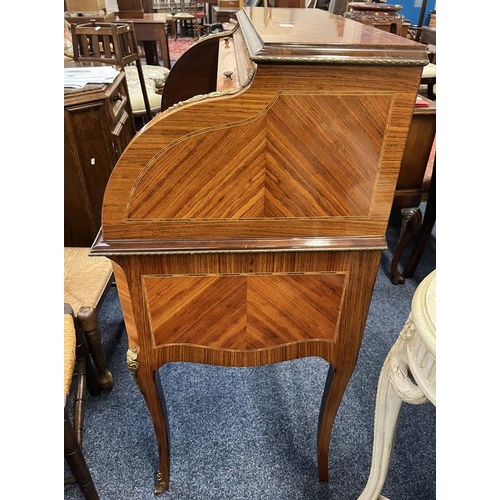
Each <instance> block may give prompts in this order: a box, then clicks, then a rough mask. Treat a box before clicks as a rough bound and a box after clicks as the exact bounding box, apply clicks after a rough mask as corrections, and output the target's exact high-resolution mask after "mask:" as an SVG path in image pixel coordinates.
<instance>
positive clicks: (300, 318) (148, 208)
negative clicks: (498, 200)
mask: <svg viewBox="0 0 500 500" xmlns="http://www.w3.org/2000/svg"><path fill="white" fill-rule="evenodd" d="M237 18H238V23H239V26H238V27H237V29H235V31H234V32H232V34H231V36H227V35H226V36H225V35H224V34H221V35H219V36H214V37H213V39H214V40H216V41H217V42H218V51H217V52H216V54H215V55H216V59H215V61H214V63H215V64H216V66H217V69H216V74H217V78H216V82H215V84H216V85H215V88H214V92H213V93H212V94H209V95H204V96H194V99H192V100H191V101H190V102H188V103H179V105H178V106H173V107H172V108H169V109H168V110H166V111H165V112H163V113H161V114H160V115H159V116H158V117H157V119H155V121H154V122H153V123H152V124H151V126H150V127H147V128H146V129H145V130H144V132H143V133H141V134H138V135H137V136H136V138H135V139H134V141H132V143H131V144H130V146H129V147H128V148H127V151H126V152H125V153H124V155H123V156H122V157H121V158H120V161H119V162H118V164H117V165H116V167H115V171H114V173H113V175H112V176H111V178H110V181H109V183H108V186H107V189H106V195H105V199H104V203H103V222H102V232H101V235H100V236H99V238H98V239H97V240H96V241H95V243H94V244H93V246H92V250H91V254H92V255H103V256H108V257H109V258H110V259H111V260H112V261H113V268H114V272H115V279H116V283H117V289H118V293H119V295H120V301H121V304H122V307H123V314H124V318H125V322H126V325H127V332H128V337H129V346H130V349H129V351H128V360H127V362H128V365H129V367H130V370H131V371H132V372H133V374H134V375H135V377H136V379H137V382H138V384H139V387H140V388H141V392H142V393H143V395H144V398H145V401H146V404H147V406H148V409H149V412H150V415H151V420H152V422H153V426H154V430H155V434H156V442H157V444H158V453H159V469H160V470H159V474H158V476H157V481H156V492H157V493H160V492H162V491H164V490H165V489H167V488H168V486H169V475H170V451H169V446H170V445H169V441H168V432H167V422H166V414H165V405H164V402H163V392H162V389H161V387H160V380H159V369H160V368H161V367H162V366H163V365H164V364H167V363H170V362H176V361H185V362H193V363H204V364H213V365H221V366H233V367H236V366H257V365H263V364H270V363H278V362H281V361H287V360H292V359H297V358H302V357H310V356H318V357H322V358H323V359H325V360H326V362H327V364H328V374H327V377H326V383H325V387H324V393H323V400H322V403H321V408H320V412H319V414H320V418H319V425H318V439H317V460H318V477H319V479H320V480H321V481H326V480H327V479H328V453H329V445H330V437H331V432H332V426H333V422H334V419H335V416H336V413H337V410H338V407H339V404H340V401H341V399H342V396H343V394H344V391H345V389H346V386H347V384H348V381H349V379H350V377H351V375H352V372H353V370H354V367H355V364H356V359H357V354H358V350H359V348H360V344H361V339H362V335H363V330H364V326H365V321H366V315H367V313H368V309H369V305H370V299H371V294H372V290H373V284H374V281H375V277H376V274H377V270H378V266H379V262H380V255H381V252H382V251H383V249H384V248H385V233H386V229H387V222H388V215H389V213H390V210H391V204H392V195H393V193H394V188H395V186H396V181H397V176H398V171H399V164H400V160H401V157H402V155H403V150H404V145H405V140H406V136H407V131H408V127H409V125H410V121H411V117H412V113H413V107H414V104H415V96H416V93H417V89H418V85H419V82H420V75H421V67H422V65H423V64H425V62H426V53H425V48H424V47H423V46H422V45H421V44H418V43H416V42H412V41H408V40H404V39H403V38H401V37H396V36H393V35H390V34H387V33H384V32H383V31H380V30H374V29H371V28H370V29H368V28H366V27H364V26H362V25H361V32H362V33H361V34H360V33H359V31H360V29H359V26H358V25H359V23H355V22H354V21H350V20H348V19H344V18H341V17H337V16H331V15H330V14H329V13H327V12H325V11H322V10H318V9H283V8H276V9H272V8H269V9H265V8H260V7H253V8H244V9H242V10H240V11H239V12H238V13H237ZM290 20H292V21H293V28H294V29H291V28H290V29H285V30H283V31H282V32H280V33H281V35H276V24H277V23H281V24H282V25H286V24H288V23H289V22H290ZM375 31H377V32H376V33H374V32H375ZM354 34H355V35H354ZM209 39H212V37H208V38H207V40H204V39H202V40H200V42H198V44H196V45H201V46H202V47H203V46H204V45H205V41H207V42H208V43H209V44H211V43H213V42H212V41H211V40H209ZM247 40H248V41H250V42H249V43H248V44H247V43H246V41H247ZM257 40H258V41H259V43H256V41H257ZM359 40H363V50H362V56H361V57H360V50H359V46H358V41H359ZM313 41H314V43H312V42H313ZM254 42H255V43H254ZM193 54H194V53H193V52H192V51H191V50H190V51H188V52H186V53H185V54H184V55H183V56H182V58H184V57H187V58H190V57H191V56H193ZM182 58H181V59H182ZM176 66H177V64H176V65H175V66H174V69H175V67H176ZM229 73H230V74H229ZM172 75H173V72H172V73H171V75H170V76H169V79H168V80H167V82H166V86H165V90H164V92H166V93H168V92H169V89H167V86H168V82H169V80H170V78H171V77H172ZM304 75H307V77H306V78H305V77H304ZM179 77H182V75H179ZM199 77H200V78H202V75H199ZM229 77H230V78H229ZM374 82H376V85H374ZM242 88H244V89H245V91H244V92H242V91H241V90H242ZM285 117H286V119H285ZM332 138H333V139H332ZM346 144H349V145H351V146H352V147H349V148H346V147H345V145H346ZM389 145H390V147H389Z"/></svg>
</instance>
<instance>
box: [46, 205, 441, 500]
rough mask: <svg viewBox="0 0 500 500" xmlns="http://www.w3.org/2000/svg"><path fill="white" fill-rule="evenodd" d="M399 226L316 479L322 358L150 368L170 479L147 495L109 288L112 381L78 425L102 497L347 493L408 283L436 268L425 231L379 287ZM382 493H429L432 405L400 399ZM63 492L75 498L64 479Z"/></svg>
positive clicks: (341, 497) (148, 438)
mask: <svg viewBox="0 0 500 500" xmlns="http://www.w3.org/2000/svg"><path fill="white" fill-rule="evenodd" d="M399 228H400V218H399V215H398V214H397V213H395V214H393V215H392V217H391V222H390V225H389V229H388V233H387V238H388V246H389V248H388V250H386V251H384V252H383V255H382V259H381V263H380V268H379V271H378V276H377V280H376V283H375V288H374V293H373V299H372V303H371V307H370V312H369V315H368V320H367V324H366V329H365V334H364V338H363V342H362V346H361V350H360V353H359V358H358V363H357V366H356V369H355V371H354V374H353V377H352V378H351V381H350V382H349V385H348V387H347V390H346V392H345V395H344V398H343V400H342V402H341V405H340V408H339V412H338V415H337V418H336V421H335V425H334V427H333V433H332V440H331V446H330V462H329V473H330V480H329V482H327V483H320V482H319V481H318V479H317V470H316V430H317V419H318V414H319V405H320V401H321V394H322V390H323V385H324V382H325V376H326V371H327V365H326V362H325V361H323V360H322V359H319V358H306V359H300V360H296V361H291V362H286V363H281V364H276V365H268V366H263V367H257V368H221V367H213V366H205V365H195V364H188V363H172V364H170V365H166V366H164V367H162V368H161V369H160V377H161V380H162V385H163V388H164V392H165V398H166V404H167V410H168V412H169V430H170V440H171V453H172V470H171V486H170V490H169V491H167V492H165V493H163V494H162V495H160V496H158V497H155V495H154V494H153V489H154V481H155V474H156V471H157V465H158V464H157V451H156V444H155V438H154V432H153V428H152V425H151V422H150V419H149V415H148V412H147V409H146V406H145V403H144V399H143V397H142V395H141V393H140V391H139V389H138V387H137V385H136V384H135V381H134V379H133V377H132V375H131V374H130V372H129V371H128V368H127V366H126V363H125V359H126V351H127V338H126V332H125V328H124V324H123V318H122V315H121V309H120V306H119V302H118V298H117V294H116V289H114V288H112V289H111V291H110V293H109V295H108V296H107V298H106V300H105V303H104V306H103V307H102V309H101V312H100V321H101V326H102V333H103V342H104V347H105V352H106V355H107V358H108V361H109V367H110V369H111V371H112V372H113V374H114V378H115V385H114V387H113V389H112V390H111V391H110V392H109V393H103V394H101V395H100V396H98V397H96V398H88V400H87V405H86V414H85V431H84V452H85V455H86V457H87V462H88V465H89V468H90V471H91V474H92V476H93V478H94V482H95V484H96V487H97V490H98V491H99V494H100V498H101V500H122V499H127V500H143V499H153V498H158V500H160V499H164V500H327V499H329V500H355V499H357V498H358V496H359V494H360V493H361V491H362V490H363V488H364V485H365V483H366V480H367V478H368V474H369V469H370V462H371V453H372V437H373V416H374V407H375V396H376V390H377V382H378V375H379V373H380V368H381V366H382V363H383V361H384V359H385V357H386V355H387V353H388V351H389V349H390V347H391V346H392V345H393V343H394V341H395V340H396V338H397V336H398V335H399V332H400V330H401V328H402V327H403V324H404V322H405V320H406V318H407V316H408V313H409V311H410V304H411V299H412V296H413V293H414V291H415V289H416V287H417V286H418V284H419V283H420V282H421V280H422V279H423V278H424V277H425V276H427V274H428V273H430V272H431V271H432V270H433V269H434V268H435V267H436V237H435V230H434V231H433V235H432V236H431V238H430V241H429V243H428V245H427V248H426V251H425V253H424V256H423V258H422V261H421V263H420V265H419V266H418V268H417V271H416V273H415V276H414V277H413V278H412V279H409V280H407V281H406V283H405V284H404V285H401V286H396V285H393V284H392V283H391V282H390V280H389V267H390V260H391V257H392V253H393V251H394V249H395V246H396V242H397V238H398V234H399ZM65 473H67V468H66V466H65ZM382 493H383V494H384V495H385V496H386V497H388V498H390V499H392V500H433V499H435V498H436V409H435V407H434V406H433V405H432V404H430V403H426V404H423V405H417V406H414V405H407V404H403V408H402V411H401V414H400V419H399V425H398V433H397V437H396V442H395V447H394V453H393V457H392V460H391V465H390V469H389V475H388V478H387V481H386V483H385V485H384V488H383V490H382ZM49 496H50V495H49ZM64 498H65V499H66V500H82V499H83V496H82V494H81V492H80V490H79V488H78V487H77V486H76V485H70V486H66V487H65V488H64Z"/></svg>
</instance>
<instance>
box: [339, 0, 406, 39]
mask: <svg viewBox="0 0 500 500" xmlns="http://www.w3.org/2000/svg"><path fill="white" fill-rule="evenodd" d="M401 9H402V6H401V5H396V4H389V3H376V2H349V3H348V4H347V11H346V12H345V13H344V17H345V18H347V19H352V20H353V21H359V22H360V23H363V24H367V25H369V26H374V27H375V28H378V29H381V30H384V31H388V32H389V33H393V34H395V35H400V36H403V37H405V38H406V35H407V34H408V23H406V24H405V22H404V16H403V15H401V14H400V13H399V11H400V10H401Z"/></svg>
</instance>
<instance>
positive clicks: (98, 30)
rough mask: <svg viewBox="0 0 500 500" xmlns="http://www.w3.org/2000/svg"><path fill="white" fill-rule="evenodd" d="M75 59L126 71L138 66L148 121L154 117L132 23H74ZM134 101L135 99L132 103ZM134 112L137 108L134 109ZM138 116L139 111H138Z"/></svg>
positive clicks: (72, 27)
mask: <svg viewBox="0 0 500 500" xmlns="http://www.w3.org/2000/svg"><path fill="white" fill-rule="evenodd" d="M71 34H72V39H73V59H74V60H75V61H81V62H85V61H86V62H104V63H107V64H113V65H115V66H117V67H119V68H121V69H123V70H125V66H128V65H130V64H135V66H136V68H137V73H138V76H139V81H140V86H141V90H142V97H143V101H144V109H145V114H146V117H147V120H148V121H149V120H151V119H152V118H153V114H152V112H151V105H150V102H149V101H150V97H149V93H148V89H147V87H146V81H145V79H144V73H143V69H142V65H141V58H140V56H139V50H138V47H137V39H136V36H135V31H134V25H133V24H132V23H123V24H122V23H96V22H95V21H94V22H91V23H86V24H72V25H71ZM131 101H132V100H131ZM132 109H133V111H136V110H134V108H132ZM134 115H136V112H134Z"/></svg>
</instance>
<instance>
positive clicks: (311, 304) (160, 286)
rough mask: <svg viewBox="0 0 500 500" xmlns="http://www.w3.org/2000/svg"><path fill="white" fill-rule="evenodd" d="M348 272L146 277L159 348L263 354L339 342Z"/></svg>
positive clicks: (155, 339) (146, 292)
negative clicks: (199, 347) (307, 343)
mask: <svg viewBox="0 0 500 500" xmlns="http://www.w3.org/2000/svg"><path fill="white" fill-rule="evenodd" d="M345 281H346V275H345V273H318V274H314V273H311V274H288V275H287V274H274V275H239V276H238V275H235V276H231V275H226V276H214V275H213V276H145V277H143V285H144V288H145V294H146V297H147V302H148V308H149V317H150V322H151V331H152V335H153V337H154V342H155V346H156V347H159V346H162V345H166V344H173V343H180V344H194V345H199V344H200V339H201V338H203V345H205V346H206V347H212V348H224V349H237V350H243V349H261V348H264V347H272V346H278V345H284V344H287V343H291V342H300V341H302V340H311V339H324V340H331V341H335V340H336V338H337V332H338V324H339V320H340V310H341V304H342V298H343V292H344V285H345Z"/></svg>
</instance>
